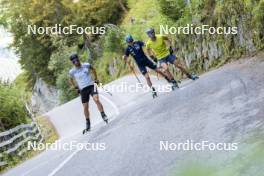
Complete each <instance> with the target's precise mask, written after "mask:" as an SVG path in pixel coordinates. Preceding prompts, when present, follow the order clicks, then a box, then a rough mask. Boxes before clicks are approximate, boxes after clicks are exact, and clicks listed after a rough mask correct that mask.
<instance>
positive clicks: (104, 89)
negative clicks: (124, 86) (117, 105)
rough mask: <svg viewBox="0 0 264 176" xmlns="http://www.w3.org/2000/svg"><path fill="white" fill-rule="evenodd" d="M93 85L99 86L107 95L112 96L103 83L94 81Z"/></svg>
mask: <svg viewBox="0 0 264 176" xmlns="http://www.w3.org/2000/svg"><path fill="white" fill-rule="evenodd" d="M95 85H96V87H98V88H101V89H102V90H103V91H105V92H106V93H108V94H109V95H111V96H113V94H112V93H111V92H110V91H109V90H107V89H106V88H104V87H103V84H102V83H99V82H95Z"/></svg>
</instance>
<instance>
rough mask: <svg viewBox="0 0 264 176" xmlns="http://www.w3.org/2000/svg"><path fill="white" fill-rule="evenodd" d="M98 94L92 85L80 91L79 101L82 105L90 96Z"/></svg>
mask: <svg viewBox="0 0 264 176" xmlns="http://www.w3.org/2000/svg"><path fill="white" fill-rule="evenodd" d="M96 94H98V91H97V88H96V87H95V86H94V85H91V86H87V87H85V88H83V89H82V90H81V99H82V103H87V102H89V99H90V95H91V96H93V95H96Z"/></svg>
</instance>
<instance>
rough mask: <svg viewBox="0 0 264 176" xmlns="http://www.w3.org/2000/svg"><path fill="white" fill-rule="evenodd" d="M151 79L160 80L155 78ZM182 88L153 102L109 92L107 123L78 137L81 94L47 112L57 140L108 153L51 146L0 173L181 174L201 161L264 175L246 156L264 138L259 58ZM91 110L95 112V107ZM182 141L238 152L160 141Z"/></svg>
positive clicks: (263, 72)
mask: <svg viewBox="0 0 264 176" xmlns="http://www.w3.org/2000/svg"><path fill="white" fill-rule="evenodd" d="M142 80H143V79H142ZM122 81H127V82H129V84H131V83H132V82H135V79H134V78H133V77H130V76H128V77H125V78H122V79H120V80H118V81H115V82H113V83H112V84H120V83H121V82H122ZM155 83H162V84H165V82H164V81H157V80H155ZM180 87H181V88H180V89H179V90H177V91H173V92H168V93H161V94H160V96H159V97H158V98H157V99H154V100H153V99H152V98H151V95H150V94H148V93H143V92H139V93H135V94H129V93H123V94H121V95H116V96H113V97H111V96H108V95H106V94H105V97H106V98H107V99H108V100H110V101H107V100H106V99H104V98H101V99H102V101H103V103H104V104H105V106H107V111H108V112H109V113H110V114H111V115H110V116H111V122H110V123H109V124H108V125H105V124H103V123H101V120H100V118H99V116H97V117H94V119H97V120H93V122H94V124H97V125H94V126H93V128H92V131H91V132H90V133H89V134H86V135H84V136H83V135H81V134H80V132H81V128H82V126H83V122H84V121H83V116H82V115H81V113H82V112H81V110H80V108H81V107H79V106H77V104H78V103H79V101H77V100H78V99H76V100H74V101H73V102H71V103H69V104H70V105H69V104H67V105H64V106H62V107H59V109H57V110H54V111H52V112H50V113H48V115H49V116H50V119H51V121H52V122H53V123H54V124H55V126H56V127H57V129H58V131H59V134H60V136H61V142H62V143H65V142H69V141H72V140H74V141H77V142H79V143H85V142H89V143H90V144H100V143H101V144H102V143H103V144H104V145H105V150H97V151H87V150H71V151H64V150H59V151H52V150H49V151H46V152H43V153H41V154H40V155H38V156H36V157H34V158H32V159H30V160H28V161H26V162H24V163H23V164H21V165H19V166H18V167H16V168H14V169H12V170H10V171H9V172H7V173H6V174H4V175H6V176H8V175H10V176H17V175H32V176H36V175H37V176H42V175H43V176H47V175H49V176H51V175H56V176H65V175H71V176H77V175H80V176H83V175H88V176H97V175H98V176H124V175H126V176H128V175H131V176H149V175H151V176H156V175H157V176H163V175H181V174H180V172H181V171H182V169H183V168H184V167H186V168H187V169H190V168H192V167H193V166H194V165H195V166H196V165H198V164H199V165H202V166H206V167H207V166H208V165H213V166H215V167H216V168H217V169H221V170H222V171H224V170H225V169H226V170H229V171H230V172H234V173H236V174H232V175H239V176H241V175H254V176H258V175H259V176H261V174H263V173H264V169H263V168H264V167H263V162H261V161H263V160H258V161H257V158H258V157H257V156H256V157H253V158H252V157H250V156H251V155H252V151H253V152H254V151H256V150H257V148H254V147H255V146H258V144H259V143H261V142H263V134H264V106H263V104H264V58H263V57H258V58H251V59H246V60H243V59H241V60H239V61H236V62H234V63H231V64H228V65H225V66H224V67H222V68H220V69H217V70H214V71H211V72H208V73H206V74H203V75H201V77H200V79H199V80H197V81H189V80H188V81H184V82H183V83H182V84H181V85H180ZM111 102H112V103H113V104H114V105H115V106H116V107H117V110H116V109H115V108H114V107H113V104H111ZM72 106H74V108H71V107H72ZM91 109H92V111H94V113H93V114H94V116H95V114H96V110H95V106H93V105H92V106H91ZM70 111H71V112H70ZM62 112H64V114H63V113H62ZM73 112H76V114H80V115H76V114H74V113H73ZM56 113H58V115H59V117H60V118H59V120H58V119H56ZM97 115H98V114H97ZM63 116H64V118H63ZM68 116H69V117H68ZM65 118H66V122H65V123H64V119H65ZM74 120H76V123H74ZM64 131H66V132H64ZM187 140H189V141H194V142H196V143H199V142H202V141H209V142H212V143H215V144H216V143H237V150H232V151H216V150H209V149H206V150H205V151H195V150H189V151H184V150H180V151H177V150H167V151H166V150H160V147H161V145H160V143H161V141H168V143H169V144H179V143H184V142H186V141H187ZM172 146H173V145H172ZM253 154H254V153H253ZM255 155H258V154H255ZM255 155H254V156H255ZM254 159H255V160H256V161H255V160H254ZM262 159H263V158H262ZM252 163H253V164H252ZM231 165H232V166H234V168H231V167H229V166H231ZM230 172H229V173H230ZM189 175H190V174H189ZM220 175H225V176H226V175H228V174H220Z"/></svg>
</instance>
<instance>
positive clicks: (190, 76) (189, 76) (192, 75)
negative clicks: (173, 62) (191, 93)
mask: <svg viewBox="0 0 264 176" xmlns="http://www.w3.org/2000/svg"><path fill="white" fill-rule="evenodd" d="M188 78H189V79H191V80H193V81H195V80H196V79H199V76H197V75H195V74H189V75H188Z"/></svg>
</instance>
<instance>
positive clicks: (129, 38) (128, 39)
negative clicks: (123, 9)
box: [126, 34, 134, 43]
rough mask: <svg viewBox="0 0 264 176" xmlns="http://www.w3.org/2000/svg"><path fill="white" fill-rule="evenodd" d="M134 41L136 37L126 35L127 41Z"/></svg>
mask: <svg viewBox="0 0 264 176" xmlns="http://www.w3.org/2000/svg"><path fill="white" fill-rule="evenodd" d="M133 41H134V39H133V37H132V35H130V34H128V35H127V36H126V42H127V43H130V42H133Z"/></svg>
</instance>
